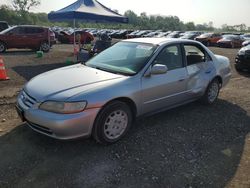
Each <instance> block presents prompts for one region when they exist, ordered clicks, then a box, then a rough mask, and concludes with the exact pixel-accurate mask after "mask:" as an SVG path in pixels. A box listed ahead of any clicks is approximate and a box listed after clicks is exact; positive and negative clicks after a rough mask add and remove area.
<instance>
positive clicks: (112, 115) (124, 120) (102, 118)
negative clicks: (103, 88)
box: [92, 101, 133, 145]
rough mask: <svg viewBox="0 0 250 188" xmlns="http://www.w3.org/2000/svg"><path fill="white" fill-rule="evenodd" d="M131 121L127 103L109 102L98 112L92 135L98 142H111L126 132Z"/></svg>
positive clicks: (105, 143) (104, 143) (131, 117)
mask: <svg viewBox="0 0 250 188" xmlns="http://www.w3.org/2000/svg"><path fill="white" fill-rule="evenodd" d="M132 122H133V116H132V112H131V110H130V108H129V106H128V105H127V104H125V103H123V102H120V101H114V102H111V103H110V104H108V105H107V106H105V107H104V108H103V109H102V110H101V112H100V113H99V114H98V116H97V118H96V120H95V123H94V127H93V131H92V136H93V137H94V139H95V140H96V141H97V142H98V143H100V144H103V145H109V144H113V143H115V142H117V141H118V140H120V139H121V138H122V137H123V136H124V135H125V134H126V133H127V131H128V130H129V128H130V126H131V125H132Z"/></svg>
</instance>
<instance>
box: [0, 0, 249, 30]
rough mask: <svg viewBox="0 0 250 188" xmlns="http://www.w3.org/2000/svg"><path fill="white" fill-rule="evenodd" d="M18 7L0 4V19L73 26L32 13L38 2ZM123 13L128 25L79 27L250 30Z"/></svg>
mask: <svg viewBox="0 0 250 188" xmlns="http://www.w3.org/2000/svg"><path fill="white" fill-rule="evenodd" d="M14 1H15V6H13V7H10V6H7V5H2V6H0V18H1V20H2V21H7V22H8V23H9V24H10V25H21V24H31V25H43V26H63V27H73V22H71V21H68V22H59V23H55V22H50V21H49V20H48V14H46V13H32V12H29V9H30V8H31V7H32V6H37V5H39V2H38V1H34V0H28V1H27V2H29V1H30V3H27V2H26V0H13V3H14ZM23 2H26V4H23ZM124 16H126V17H128V18H129V23H128V24H104V23H84V22H82V21H77V22H76V26H77V27H81V28H107V29H133V30H134V29H143V30H144V29H150V30H166V31H169V30H170V31H176V30H180V31H194V30H197V31H241V32H246V31H247V30H250V28H247V27H246V25H245V24H239V25H237V26H229V25H226V24H224V25H223V26H222V28H220V29H218V28H215V27H214V26H213V22H209V23H204V24H195V23H194V22H188V23H184V22H183V21H181V20H180V19H179V18H178V17H177V16H161V15H147V14H146V13H145V12H143V13H141V14H140V15H137V14H136V13H135V12H133V11H132V10H128V11H126V12H125V13H124Z"/></svg>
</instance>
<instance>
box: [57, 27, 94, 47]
mask: <svg viewBox="0 0 250 188" xmlns="http://www.w3.org/2000/svg"><path fill="white" fill-rule="evenodd" d="M78 36H80V42H81V44H89V43H91V41H93V40H94V36H93V35H92V34H90V33H89V32H86V31H83V30H78V31H75V37H76V43H78ZM58 41H59V42H61V43H63V44H73V43H74V32H71V33H70V32H65V31H61V33H60V34H59V36H58Z"/></svg>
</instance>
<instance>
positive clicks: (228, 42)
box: [217, 35, 243, 48]
mask: <svg viewBox="0 0 250 188" xmlns="http://www.w3.org/2000/svg"><path fill="white" fill-rule="evenodd" d="M242 42H243V40H242V38H241V37H240V36H239V35H223V36H222V39H220V40H218V41H217V45H218V46H219V47H229V48H239V47H241V46H242Z"/></svg>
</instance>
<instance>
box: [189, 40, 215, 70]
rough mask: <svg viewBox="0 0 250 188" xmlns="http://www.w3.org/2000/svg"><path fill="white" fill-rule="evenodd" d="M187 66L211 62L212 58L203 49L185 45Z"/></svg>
mask: <svg viewBox="0 0 250 188" xmlns="http://www.w3.org/2000/svg"><path fill="white" fill-rule="evenodd" d="M184 49H185V55H186V60H187V66H189V65H194V64H198V63H202V62H206V61H209V60H211V58H210V56H209V55H208V54H207V53H206V52H204V50H203V49H201V48H199V47H197V46H196V45H192V44H187V45H184Z"/></svg>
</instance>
